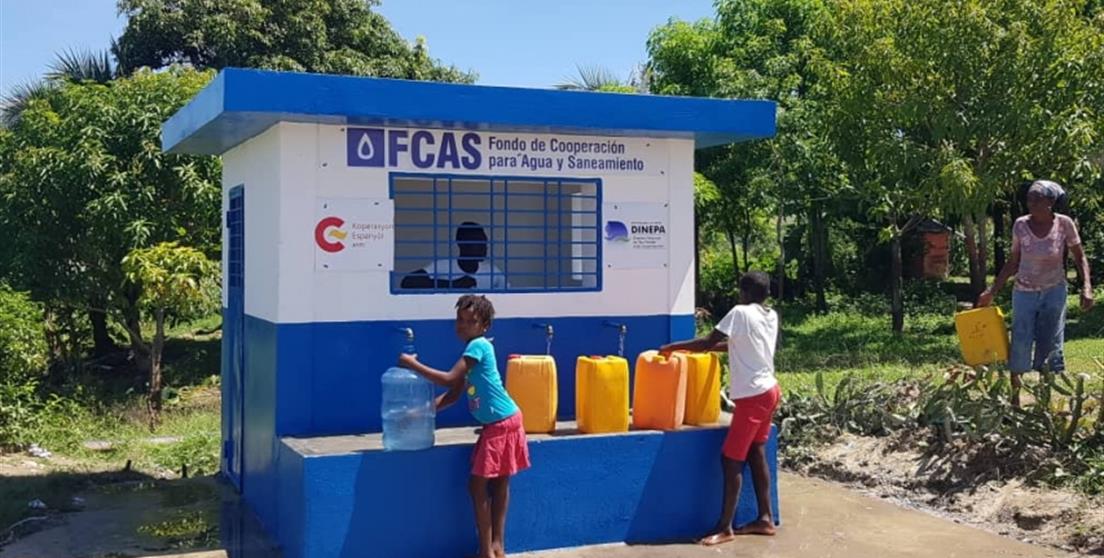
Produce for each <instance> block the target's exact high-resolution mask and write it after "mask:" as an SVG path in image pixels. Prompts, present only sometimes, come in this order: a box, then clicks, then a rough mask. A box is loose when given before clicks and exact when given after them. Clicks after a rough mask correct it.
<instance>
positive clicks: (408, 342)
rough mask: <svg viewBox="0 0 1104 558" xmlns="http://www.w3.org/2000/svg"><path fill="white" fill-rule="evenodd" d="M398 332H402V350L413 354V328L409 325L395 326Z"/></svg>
mask: <svg viewBox="0 0 1104 558" xmlns="http://www.w3.org/2000/svg"><path fill="white" fill-rule="evenodd" d="M395 329H396V330H398V332H399V333H401V334H403V340H404V341H405V343H404V344H403V352H404V353H409V354H413V353H414V328H409V327H397V328H395Z"/></svg>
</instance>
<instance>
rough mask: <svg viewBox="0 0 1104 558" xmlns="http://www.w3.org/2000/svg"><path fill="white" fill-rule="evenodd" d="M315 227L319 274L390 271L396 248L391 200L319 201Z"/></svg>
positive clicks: (341, 199)
mask: <svg viewBox="0 0 1104 558" xmlns="http://www.w3.org/2000/svg"><path fill="white" fill-rule="evenodd" d="M314 223H315V224H314V231H313V233H314V269H315V271H380V272H387V271H390V269H391V262H392V254H393V251H394V247H395V224H394V209H393V203H392V201H391V200H389V199H350V198H325V199H319V200H318V206H317V208H316V211H315V221H314Z"/></svg>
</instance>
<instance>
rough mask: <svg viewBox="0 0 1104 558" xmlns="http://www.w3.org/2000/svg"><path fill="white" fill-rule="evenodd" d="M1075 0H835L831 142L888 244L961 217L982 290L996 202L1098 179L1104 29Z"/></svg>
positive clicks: (829, 65) (828, 31)
mask: <svg viewBox="0 0 1104 558" xmlns="http://www.w3.org/2000/svg"><path fill="white" fill-rule="evenodd" d="M1075 4H1077V2H1074V3H1070V2H1063V1H1058V0H1054V1H1046V2H1035V1H1028V0H1003V1H1000V2H987V1H982V0H974V1H968V2H956V3H947V2H942V1H939V0H917V1H907V2H906V1H904V0H893V1H877V2H876V1H873V0H839V1H837V2H836V3H835V5H834V9H833V10H831V13H832V18H833V20H832V21H831V23H830V24H829V25H825V26H824V27H823V28H822V29H823V31H824V34H823V36H822V37H821V39H820V41H821V44H822V45H824V47H825V48H826V50H827V51H828V52H829V54H828V56H827V59H828V60H830V62H826V63H825V64H824V68H825V70H824V73H825V75H826V76H829V77H827V78H826V79H825V83H826V84H830V88H831V90H832V91H831V93H830V95H829V97H830V98H831V100H832V102H831V107H832V108H831V110H830V118H828V120H826V122H828V123H829V124H830V126H831V127H832V128H833V138H834V139H835V146H836V147H835V151H836V152H837V153H839V154H840V156H841V158H842V159H844V160H845V161H846V162H847V163H848V168H849V169H850V175H851V177H852V180H853V182H854V183H855V184H857V185H860V186H861V189H862V191H863V192H864V194H863V197H864V198H865V199H866V200H867V201H868V204H867V208H868V210H869V211H870V215H871V216H872V217H875V218H878V219H881V220H883V222H884V226H885V229H884V231H883V232H884V234H883V239H884V240H886V241H889V242H891V244H892V248H893V249H892V252H891V253H892V257H893V278H892V282H891V284H892V286H893V289H892V292H893V323H894V329H895V330H897V331H900V330H901V329H902V328H903V309H902V308H901V302H900V268H901V262H900V239H901V236H902V235H903V234H905V233H907V232H909V231H910V230H911V228H912V226H914V225H915V224H916V223H917V222H918V221H919V219H920V218H922V217H925V216H930V215H934V214H943V215H949V216H952V217H954V216H958V217H961V218H962V220H963V224H964V228H965V232H966V237H967V246H968V249H970V251H971V253H972V254H971V256H972V257H971V261H972V265H971V277H972V285H973V287H974V290H975V292H977V291H980V289H981V287H982V286H983V285H984V282H985V273H986V271H987V269H986V261H987V258H986V254H985V247H986V244H987V242H986V238H985V231H986V221H985V219H986V216H985V214H986V208H987V207H988V205H989V204H990V203H992V201H993V199H994V197H995V196H996V195H997V194H998V193H1000V192H1002V191H1004V192H1007V191H1011V189H1012V188H1013V187H1014V185H1015V184H1017V183H1019V182H1020V181H1022V180H1024V179H1027V178H1033V177H1054V178H1058V179H1059V180H1060V181H1062V182H1064V183H1066V184H1072V185H1075V187H1077V186H1078V185H1086V184H1091V182H1092V180H1094V179H1095V177H1096V176H1097V175H1098V173H1099V169H1098V168H1096V167H1095V166H1094V165H1093V164H1091V162H1090V158H1091V156H1092V154H1093V153H1095V152H1098V150H1099V146H1100V139H1099V137H1098V136H1097V134H1096V133H1095V130H1096V129H1098V126H1099V125H1100V118H1101V116H1100V115H1101V114H1102V113H1104V103H1102V101H1104V97H1102V94H1101V86H1102V81H1101V79H1102V77H1101V76H1104V32H1102V29H1101V26H1100V23H1099V22H1097V23H1096V24H1093V23H1092V22H1090V21H1089V20H1087V19H1086V18H1084V17H1082V16H1081V15H1079V14H1081V13H1082V12H1081V10H1080V9H1078V8H1077V7H1076V6H1075ZM1081 4H1082V7H1084V3H1081Z"/></svg>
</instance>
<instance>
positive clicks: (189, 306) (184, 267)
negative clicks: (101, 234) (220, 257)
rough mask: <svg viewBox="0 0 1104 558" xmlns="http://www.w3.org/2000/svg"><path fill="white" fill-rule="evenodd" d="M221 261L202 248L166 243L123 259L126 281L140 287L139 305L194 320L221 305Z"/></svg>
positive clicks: (172, 315) (175, 316)
mask: <svg viewBox="0 0 1104 558" xmlns="http://www.w3.org/2000/svg"><path fill="white" fill-rule="evenodd" d="M218 270H219V267H218V264H217V263H216V262H214V261H211V260H210V259H208V258H207V256H205V255H204V254H203V252H200V251H199V250H196V249H194V248H189V247H186V246H178V245H177V244H176V243H175V242H163V243H161V244H158V245H156V246H153V247H151V248H140V249H137V250H134V251H132V252H131V253H130V254H128V255H127V256H126V257H125V258H123V273H124V276H125V277H126V279H127V281H129V282H131V283H133V284H134V285H137V286H139V287H140V289H141V293H142V294H141V296H140V297H139V299H138V300H139V304H140V305H141V306H142V307H143V309H144V310H146V311H147V312H149V313H150V314H156V313H159V312H160V313H163V314H167V315H168V316H171V317H173V318H175V319H176V320H191V319H194V318H200V317H203V316H205V315H208V314H210V313H211V312H214V311H215V309H216V308H217V305H218V300H219V297H218V288H219V282H218Z"/></svg>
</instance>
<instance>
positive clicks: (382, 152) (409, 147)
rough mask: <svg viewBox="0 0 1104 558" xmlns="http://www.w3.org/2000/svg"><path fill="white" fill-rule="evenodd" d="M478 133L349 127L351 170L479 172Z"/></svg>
mask: <svg viewBox="0 0 1104 558" xmlns="http://www.w3.org/2000/svg"><path fill="white" fill-rule="evenodd" d="M482 142H483V140H482V138H480V136H479V134H477V133H475V132H449V131H430V130H404V129H386V130H385V129H383V128H347V129H346V130H345V146H346V162H347V164H348V165H349V166H350V167H388V168H400V167H401V168H415V169H451V170H477V169H478V168H479V167H480V166H481V165H482V164H483V152H482V151H480V145H481V144H482Z"/></svg>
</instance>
